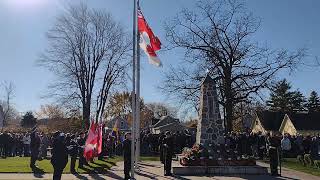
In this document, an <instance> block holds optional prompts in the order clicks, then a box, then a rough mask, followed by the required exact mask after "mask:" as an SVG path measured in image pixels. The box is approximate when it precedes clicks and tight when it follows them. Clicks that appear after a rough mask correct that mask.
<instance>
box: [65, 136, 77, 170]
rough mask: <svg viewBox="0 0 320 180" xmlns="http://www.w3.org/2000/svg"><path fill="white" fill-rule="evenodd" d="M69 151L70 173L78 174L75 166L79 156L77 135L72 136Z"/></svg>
mask: <svg viewBox="0 0 320 180" xmlns="http://www.w3.org/2000/svg"><path fill="white" fill-rule="evenodd" d="M67 147H68V151H69V154H70V157H71V161H70V172H71V173H72V174H75V173H76V170H75V166H76V160H77V157H78V154H79V145H78V143H77V139H76V136H75V135H72V136H71V138H70V141H69V146H67Z"/></svg>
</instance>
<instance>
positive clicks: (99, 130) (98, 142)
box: [97, 123, 103, 154]
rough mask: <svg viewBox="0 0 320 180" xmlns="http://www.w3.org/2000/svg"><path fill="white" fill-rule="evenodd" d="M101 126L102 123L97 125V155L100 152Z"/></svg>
mask: <svg viewBox="0 0 320 180" xmlns="http://www.w3.org/2000/svg"><path fill="white" fill-rule="evenodd" d="M102 127H103V125H102V123H99V125H98V141H97V146H98V154H100V153H101V152H102V129H103V128H102Z"/></svg>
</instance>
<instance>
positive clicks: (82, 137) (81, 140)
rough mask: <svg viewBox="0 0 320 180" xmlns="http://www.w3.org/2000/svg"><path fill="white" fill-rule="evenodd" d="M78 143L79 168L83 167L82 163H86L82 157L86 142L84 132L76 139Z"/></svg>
mask: <svg viewBox="0 0 320 180" xmlns="http://www.w3.org/2000/svg"><path fill="white" fill-rule="evenodd" d="M77 143H78V145H79V166H78V167H79V168H83V165H87V164H88V163H87V161H86V159H85V158H84V157H83V151H84V146H85V144H86V138H85V133H83V132H81V133H80V137H79V138H78V139H77Z"/></svg>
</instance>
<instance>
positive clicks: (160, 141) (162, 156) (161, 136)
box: [159, 133, 166, 164]
mask: <svg viewBox="0 0 320 180" xmlns="http://www.w3.org/2000/svg"><path fill="white" fill-rule="evenodd" d="M165 137H166V135H165V134H164V133H161V135H160V137H159V151H160V161H161V163H162V164H164V160H163V159H164V155H163V140H164V138H165Z"/></svg>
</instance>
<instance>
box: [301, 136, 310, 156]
mask: <svg viewBox="0 0 320 180" xmlns="http://www.w3.org/2000/svg"><path fill="white" fill-rule="evenodd" d="M302 146H303V149H304V154H310V147H311V136H310V135H308V136H307V137H304V138H303V141H302Z"/></svg>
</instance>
